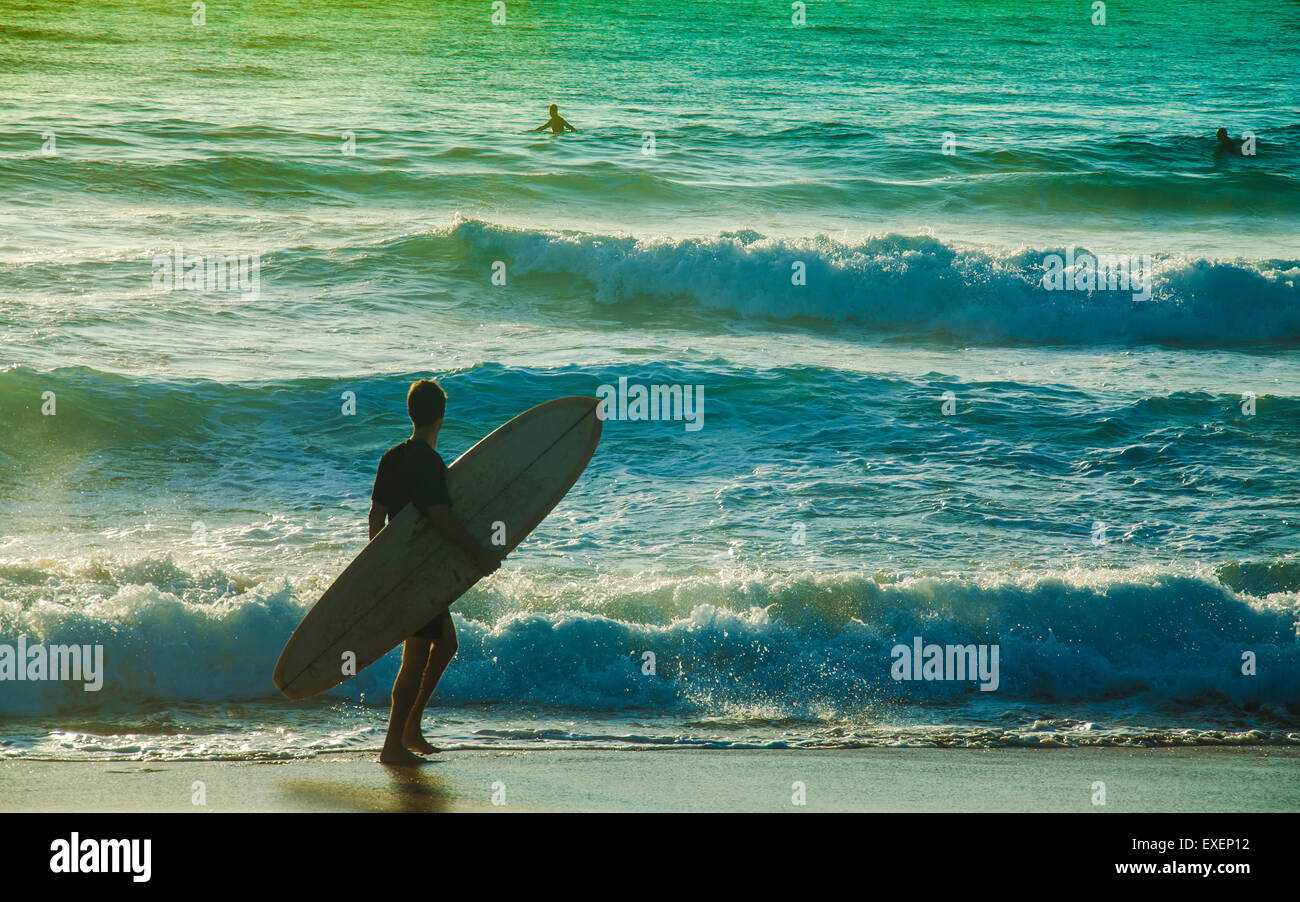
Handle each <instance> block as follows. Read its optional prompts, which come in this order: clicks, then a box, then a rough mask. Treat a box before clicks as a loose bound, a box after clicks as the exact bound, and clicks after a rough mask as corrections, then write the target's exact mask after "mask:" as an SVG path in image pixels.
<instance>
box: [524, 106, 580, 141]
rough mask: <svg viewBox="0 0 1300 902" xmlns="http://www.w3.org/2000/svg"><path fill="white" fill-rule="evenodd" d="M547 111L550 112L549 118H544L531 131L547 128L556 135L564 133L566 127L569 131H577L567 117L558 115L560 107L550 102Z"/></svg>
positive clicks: (542, 130)
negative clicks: (541, 122)
mask: <svg viewBox="0 0 1300 902" xmlns="http://www.w3.org/2000/svg"><path fill="white" fill-rule="evenodd" d="M548 112H550V114H551V118H550V119H548V120H546V122H544V123H543V124H542V125H539V126H537V128H535V129H533V131H535V132H544V131H546V130H547V129H548V128H549V129H550V130H551V132H552V133H554V134H557V135H562V134H564V132H565V130H566V129H567V130H568V131H571V132H576V131H577V129H576V128H574V127H573V126H572V125H570V124H569V122H568V120H567V119H565V118H564V117H563V116H561V115H560V108H559V107H558V106H556V105H555V104H551V108H550V110H549V111H548Z"/></svg>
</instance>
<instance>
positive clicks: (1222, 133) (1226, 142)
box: [1214, 128, 1241, 156]
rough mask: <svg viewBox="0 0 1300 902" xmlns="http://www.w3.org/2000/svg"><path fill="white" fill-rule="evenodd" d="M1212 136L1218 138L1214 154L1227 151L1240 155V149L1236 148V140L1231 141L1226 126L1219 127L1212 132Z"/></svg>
mask: <svg viewBox="0 0 1300 902" xmlns="http://www.w3.org/2000/svg"><path fill="white" fill-rule="evenodd" d="M1214 136H1215V137H1216V138H1218V139H1219V145H1218V146H1217V147H1215V148H1214V152H1215V153H1216V154H1219V153H1227V154H1232V155H1234V156H1241V151H1240V150H1239V149H1238V148H1237V142H1235V141H1233V140H1232V138H1231V137H1230V136H1229V135H1228V130H1227V129H1226V128H1220V129H1219V130H1218V131H1217V132H1215V133H1214Z"/></svg>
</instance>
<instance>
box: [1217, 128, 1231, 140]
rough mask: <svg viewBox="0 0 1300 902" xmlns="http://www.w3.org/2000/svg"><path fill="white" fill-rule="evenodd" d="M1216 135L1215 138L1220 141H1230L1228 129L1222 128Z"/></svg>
mask: <svg viewBox="0 0 1300 902" xmlns="http://www.w3.org/2000/svg"><path fill="white" fill-rule="evenodd" d="M1214 134H1215V137H1217V138H1218V139H1219V140H1220V141H1227V140H1229V138H1228V130H1227V129H1226V128H1220V129H1219V130H1218V131H1217V132H1215V133H1214Z"/></svg>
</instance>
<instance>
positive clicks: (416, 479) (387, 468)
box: [370, 438, 451, 523]
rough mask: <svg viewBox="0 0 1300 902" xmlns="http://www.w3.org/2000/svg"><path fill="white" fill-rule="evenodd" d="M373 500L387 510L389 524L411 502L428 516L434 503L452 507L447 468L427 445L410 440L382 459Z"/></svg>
mask: <svg viewBox="0 0 1300 902" xmlns="http://www.w3.org/2000/svg"><path fill="white" fill-rule="evenodd" d="M370 498H371V500H372V501H378V502H379V503H380V504H382V505H383V506H384V507H386V508H387V509H388V522H389V523H392V522H393V518H394V517H396V516H397V513H398V511H400V510H401V509H402V508H404V507H406V505H407V504H408V503H411V502H413V503H414V504H415V509H416V510H418V511H420V512H421V513H427V512H428V510H429V508H430V507H431V506H432V505H435V504H451V495H450V494H449V493H448V492H447V465H446V464H445V463H443V462H442V457H441V455H439V454H438V452H437V451H434V450H433V449H432V448H430V447H429V444H428V442H424V441H421V440H420V439H414V438H408V439H407V440H406V441H404V442H402V443H401V444H400V445H394V446H393V447H391V448H389V449H388V450H387V451H385V452H384V456H383V457H381V458H380V459H379V472H377V473H376V474H375V487H374V489H373V490H372V491H371V493H370Z"/></svg>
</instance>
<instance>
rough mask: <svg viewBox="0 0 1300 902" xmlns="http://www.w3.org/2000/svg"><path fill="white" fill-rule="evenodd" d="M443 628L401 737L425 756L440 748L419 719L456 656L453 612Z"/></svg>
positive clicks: (456, 645) (408, 746)
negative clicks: (430, 739) (431, 742)
mask: <svg viewBox="0 0 1300 902" xmlns="http://www.w3.org/2000/svg"><path fill="white" fill-rule="evenodd" d="M441 627H442V628H441V630H440V631H439V634H438V638H436V639H434V640H433V647H432V648H430V649H429V660H428V663H427V664H426V666H425V668H424V676H423V678H422V679H421V681H420V692H419V695H418V696H416V699H415V705H414V706H413V707H412V708H411V713H410V715H409V717H408V719H407V721H406V729H405V731H404V732H403V734H402V740H403V742H405V743H406V747H407V748H410V749H415V750H416V751H417V752H424V753H425V754H426V755H432V754H434V753H436V752H437V751H438V750H437V749H436V748H434V747H433V746H432V745H430V744H429V742H428V741H427V740H426V739H425V738H424V733H423V731H422V730H421V729H420V722H421V721H422V720H423V719H424V708H425V706H426V705H428V704H429V699H430V698H431V697H432V696H433V690H434V689H436V688H437V687H438V681H439V680H441V679H442V674H443V672H444V671H445V670H446V669H447V665H448V664H450V663H451V659H452V658H453V657H455V655H456V649H457V648H458V643H457V642H456V625H455V624H454V623H452V622H451V615H450V614H447V615H446V616H445V617H444V618H443V619H442V624H441Z"/></svg>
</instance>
